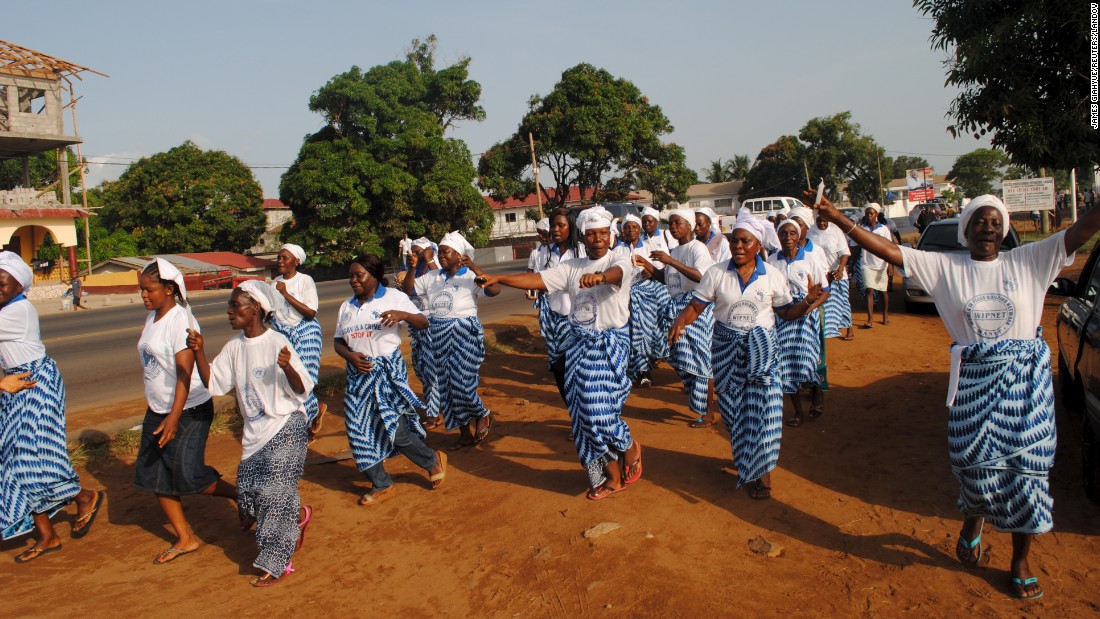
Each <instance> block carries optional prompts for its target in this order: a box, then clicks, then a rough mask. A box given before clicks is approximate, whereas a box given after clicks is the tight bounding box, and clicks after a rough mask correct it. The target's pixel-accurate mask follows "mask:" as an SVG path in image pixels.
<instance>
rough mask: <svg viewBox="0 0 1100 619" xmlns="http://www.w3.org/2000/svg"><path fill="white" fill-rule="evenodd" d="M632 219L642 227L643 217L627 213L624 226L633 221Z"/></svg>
mask: <svg viewBox="0 0 1100 619" xmlns="http://www.w3.org/2000/svg"><path fill="white" fill-rule="evenodd" d="M632 221H633V222H634V223H636V224H638V227H639V228H641V227H642V218H641V217H638V216H637V215H627V216H626V217H623V225H624V226H625V225H626V224H628V223H630V222H632Z"/></svg>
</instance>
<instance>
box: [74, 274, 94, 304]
mask: <svg viewBox="0 0 1100 619" xmlns="http://www.w3.org/2000/svg"><path fill="white" fill-rule="evenodd" d="M83 288H84V283H83V282H81V281H80V276H79V275H77V276H76V277H74V278H72V280H70V281H69V289H70V290H71V291H72V293H73V311H74V312H75V311H77V310H82V309H86V310H90V309H92V308H90V307H88V306H87V305H84V292H83Z"/></svg>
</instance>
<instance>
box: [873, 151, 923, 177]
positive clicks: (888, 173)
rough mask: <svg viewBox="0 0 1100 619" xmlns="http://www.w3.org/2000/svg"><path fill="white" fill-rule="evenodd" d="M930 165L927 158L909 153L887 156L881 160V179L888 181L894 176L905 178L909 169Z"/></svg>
mask: <svg viewBox="0 0 1100 619" xmlns="http://www.w3.org/2000/svg"><path fill="white" fill-rule="evenodd" d="M927 167H931V166H930V164H929V163H928V160H927V159H925V158H924V157H914V156H909V155H902V156H900V157H898V158H897V159H890V158H888V157H886V158H883V160H882V173H883V175H884V176H883V179H882V180H883V181H884V182H890V181H891V180H893V179H895V178H905V175H906V173H908V171H909V170H916V169H923V168H927Z"/></svg>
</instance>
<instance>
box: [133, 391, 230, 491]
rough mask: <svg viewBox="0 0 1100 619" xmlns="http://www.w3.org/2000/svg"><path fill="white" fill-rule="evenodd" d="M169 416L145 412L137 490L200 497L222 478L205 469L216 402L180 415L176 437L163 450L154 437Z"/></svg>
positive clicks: (209, 468)
mask: <svg viewBox="0 0 1100 619" xmlns="http://www.w3.org/2000/svg"><path fill="white" fill-rule="evenodd" d="M166 418H167V415H158V414H156V413H154V412H153V411H152V410H148V409H147V410H146V411H145V421H144V422H143V423H142V425H141V446H140V447H139V448H138V457H137V463H136V464H135V470H134V487H135V488H137V489H138V490H146V491H149V492H155V493H157V494H166V495H172V496H180V495H184V494H198V493H200V492H202V491H203V490H205V489H206V488H208V487H209V486H210V484H213V483H214V482H216V481H218V479H220V478H221V473H219V472H218V471H217V470H215V469H214V467H212V466H207V465H206V460H205V456H206V437H207V436H208V435H209V434H210V422H211V421H213V420H214V401H213V400H212V399H211V400H207V401H206V402H203V403H202V404H199V405H198V406H196V407H194V408H185V409H184V410H183V413H182V414H181V415H180V423H179V428H178V429H177V430H176V436H175V438H173V439H172V440H171V441H169V442H168V444H167V445H165V446H164V447H158V446H157V442H158V441H159V440H160V437H159V436H157V435H155V434H153V432H154V431H156V429H157V428H158V427H159V426H160V424H161V423H163V422H164V420H165V419H166Z"/></svg>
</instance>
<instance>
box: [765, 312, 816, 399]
mask: <svg viewBox="0 0 1100 619" xmlns="http://www.w3.org/2000/svg"><path fill="white" fill-rule="evenodd" d="M799 300H800V299H795V301H799ZM820 321H821V308H817V309H815V310H814V311H812V312H809V313H808V314H806V315H805V316H803V317H801V318H798V319H796V320H792V321H786V320H783V319H782V318H779V317H778V316H777V317H776V320H775V332H776V338H777V339H778V340H779V373H780V376H781V380H782V381H783V393H798V389H799V388H800V387H803V386H807V385H818V384H820V383H821V377H820V375H819V374H818V372H817V367H818V363H819V362H820V361H821V359H822V356H821V322H820Z"/></svg>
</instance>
